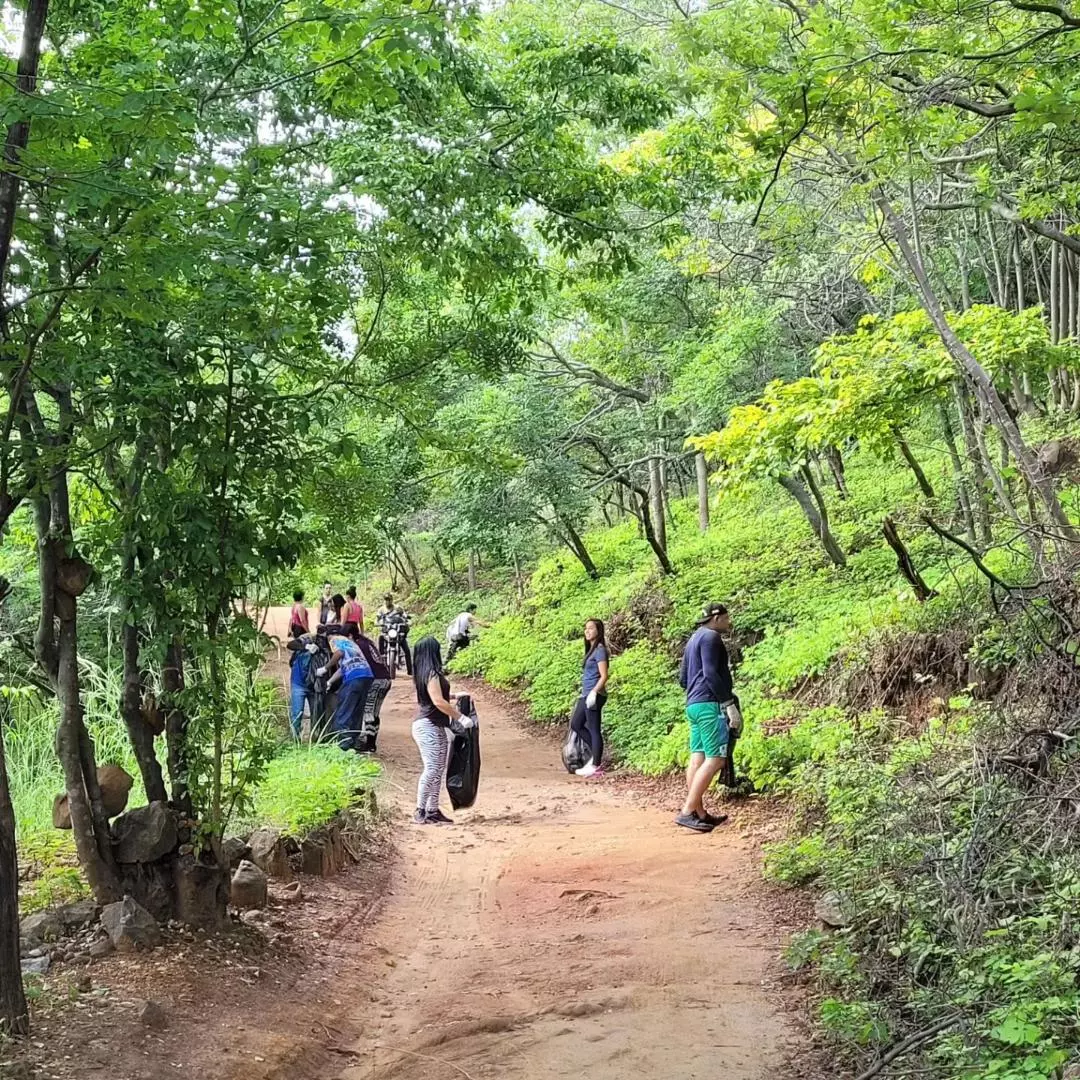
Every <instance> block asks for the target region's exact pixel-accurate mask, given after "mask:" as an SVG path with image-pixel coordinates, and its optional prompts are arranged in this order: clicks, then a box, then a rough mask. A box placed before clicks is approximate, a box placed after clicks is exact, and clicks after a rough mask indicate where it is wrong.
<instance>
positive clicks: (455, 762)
mask: <svg viewBox="0 0 1080 1080" xmlns="http://www.w3.org/2000/svg"><path fill="white" fill-rule="evenodd" d="M457 704H458V708H459V709H460V710H461V711H462V713H463V715H464V716H466V717H467V718H468V719H469V720H471V721H472V723H470V724H467V725H466V724H458V723H452V724H451V725H450V727H451V730H452V731H453V733H454V738H453V742H451V744H450V760H449V763H448V764H447V766H446V793H447V794H448V795H449V796H450V804H451V805H452V806H453V808H454V809H455V810H465V809H468V807H470V806H472V804H473V803H474V802H476V792H477V790H478V788H479V787H480V723H479V721H478V720H477V717H476V707H475V706H474V705H473V703H472V698H470V697H469V696H468V695H467V694H462V696H461V697H459V698H458V703H457Z"/></svg>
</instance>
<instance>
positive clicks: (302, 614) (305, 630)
mask: <svg viewBox="0 0 1080 1080" xmlns="http://www.w3.org/2000/svg"><path fill="white" fill-rule="evenodd" d="M292 598H293V606H292V611H290V612H289V634H290V635H291V634H292V631H293V627H294V626H299V627H300V632H301V633H302V634H310V633H311V627H310V626H309V625H308V609H307V606H306V605H305V604H304V590H303V589H297V590H296V592H294V593H293V595H292Z"/></svg>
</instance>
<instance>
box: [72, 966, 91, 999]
mask: <svg viewBox="0 0 1080 1080" xmlns="http://www.w3.org/2000/svg"><path fill="white" fill-rule="evenodd" d="M71 988H72V989H73V990H74V991H75V992H76V993H77V994H89V993H90V991H91V990H93V988H94V984H93V983H92V982H91V981H90V976H89V975H87V974H86V972H85V971H84V972H83V973H82V974H81V975H79V976H77V977H76V978H75V979H74V980H73V981H72V983H71Z"/></svg>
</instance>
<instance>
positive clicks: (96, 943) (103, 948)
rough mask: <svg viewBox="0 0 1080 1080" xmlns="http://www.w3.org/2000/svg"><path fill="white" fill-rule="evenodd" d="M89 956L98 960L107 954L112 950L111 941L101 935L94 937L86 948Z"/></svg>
mask: <svg viewBox="0 0 1080 1080" xmlns="http://www.w3.org/2000/svg"><path fill="white" fill-rule="evenodd" d="M86 951H87V952H88V953H89V954H90V956H92V957H93V958H94V959H95V960H100V959H101V958H102V957H105V956H108V955H109V953H111V952H112V951H113V943H112V942H111V941H110V940H109V939H108V937H107V936H105V935H103V936H101V937H98V938H94V940H93V941H91V942H90V948H89V949H87V950H86Z"/></svg>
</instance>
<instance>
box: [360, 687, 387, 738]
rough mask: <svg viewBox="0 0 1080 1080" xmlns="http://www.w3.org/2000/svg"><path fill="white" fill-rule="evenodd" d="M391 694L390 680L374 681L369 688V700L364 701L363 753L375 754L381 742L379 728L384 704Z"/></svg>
mask: <svg viewBox="0 0 1080 1080" xmlns="http://www.w3.org/2000/svg"><path fill="white" fill-rule="evenodd" d="M389 692H390V680H389V679H373V680H372V683H371V686H370V687H368V692H367V698H366V699H365V701H364V720H363V731H362V733H361V737H360V742H359V745H358V747H357V748H358V749H359V750H360V751H361V752H363V753H374V752H375V746H376V743H377V742H378V740H379V726H380V724H381V723H382V718H381V716H380V715H379V714H380V713H381V712H382V704H383V701H384V700H385V698H386V695H387V694H388V693H389Z"/></svg>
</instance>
